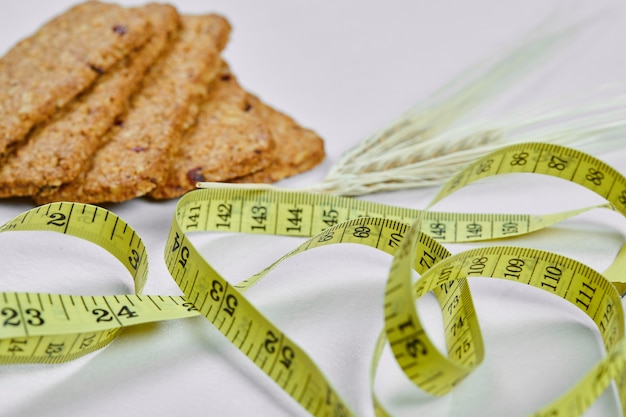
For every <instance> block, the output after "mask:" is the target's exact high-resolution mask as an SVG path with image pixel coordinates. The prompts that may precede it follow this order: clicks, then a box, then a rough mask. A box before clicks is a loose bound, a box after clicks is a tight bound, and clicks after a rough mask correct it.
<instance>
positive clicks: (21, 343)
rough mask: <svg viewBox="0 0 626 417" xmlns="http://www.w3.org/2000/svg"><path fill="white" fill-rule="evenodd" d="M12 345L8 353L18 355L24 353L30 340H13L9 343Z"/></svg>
mask: <svg viewBox="0 0 626 417" xmlns="http://www.w3.org/2000/svg"><path fill="white" fill-rule="evenodd" d="M9 343H10V345H9V347H8V348H7V351H8V352H11V353H13V354H15V353H18V352H24V350H25V349H24V348H25V347H26V345H28V340H26V339H11V341H10V342H9Z"/></svg>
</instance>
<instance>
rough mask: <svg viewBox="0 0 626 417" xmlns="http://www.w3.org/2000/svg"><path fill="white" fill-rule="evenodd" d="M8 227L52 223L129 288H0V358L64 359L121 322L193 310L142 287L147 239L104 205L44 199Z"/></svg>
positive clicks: (101, 341) (103, 340)
mask: <svg viewBox="0 0 626 417" xmlns="http://www.w3.org/2000/svg"><path fill="white" fill-rule="evenodd" d="M6 231H52V232H58V233H62V234H65V235H68V236H74V237H78V238H81V239H84V240H87V241H90V242H92V243H95V244H96V245H98V246H100V247H102V248H103V249H105V250H107V251H108V252H110V253H111V254H112V255H113V256H115V258H117V260H118V261H120V262H121V263H122V264H123V265H124V267H125V268H126V269H127V270H128V272H129V273H130V275H131V277H132V278H133V280H134V284H135V285H134V286H135V294H120V295H111V296H98V295H94V296H77V295H67V294H43V293H28V292H4V293H0V306H1V308H0V320H2V327H1V328H0V363H32V362H36V363H58V362H65V361H68V360H72V359H76V358H78V357H80V356H83V355H85V354H87V353H90V352H93V351H95V350H97V349H100V348H102V347H104V346H106V345H107V344H109V343H110V342H111V341H113V340H114V339H115V337H116V335H117V334H118V331H119V330H120V329H121V328H123V327H127V326H133V325H137V324H142V323H149V322H154V321H161V320H169V319H176V318H184V317H191V316H194V315H197V314H198V313H197V312H196V311H194V310H193V308H192V305H191V304H190V303H189V302H187V301H186V300H185V299H184V298H183V297H180V296H146V295H140V293H141V290H142V288H143V286H144V285H145V282H146V277H147V272H148V259H147V252H146V249H145V245H144V243H143V241H142V240H141V238H140V237H139V236H138V234H137V233H136V232H135V230H133V228H132V227H131V226H130V225H128V224H127V223H126V222H125V221H124V220H122V219H121V218H120V217H118V216H117V215H115V214H113V213H112V212H110V211H108V210H105V209H103V208H100V207H97V206H92V205H87V204H78V203H52V204H47V205H44V206H40V207H37V208H35V209H32V210H29V211H26V212H24V213H22V214H20V215H18V216H17V217H15V218H14V219H12V220H10V221H9V222H7V223H5V224H4V225H3V226H2V227H0V232H6ZM190 310H191V311H190Z"/></svg>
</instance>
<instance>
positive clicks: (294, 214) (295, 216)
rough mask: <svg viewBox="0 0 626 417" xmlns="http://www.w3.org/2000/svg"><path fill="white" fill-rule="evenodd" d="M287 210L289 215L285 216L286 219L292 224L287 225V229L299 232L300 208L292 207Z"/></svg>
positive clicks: (300, 226)
mask: <svg viewBox="0 0 626 417" xmlns="http://www.w3.org/2000/svg"><path fill="white" fill-rule="evenodd" d="M287 211H288V212H289V214H290V216H289V217H287V221H288V222H289V223H291V224H292V225H293V226H289V227H287V231H288V232H299V231H300V230H302V209H301V208H292V209H289V210H287Z"/></svg>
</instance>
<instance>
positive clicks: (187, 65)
mask: <svg viewBox="0 0 626 417" xmlns="http://www.w3.org/2000/svg"><path fill="white" fill-rule="evenodd" d="M181 21H182V26H181V30H180V31H179V32H178V34H177V37H176V39H174V40H173V42H172V44H171V46H170V48H169V49H168V50H167V51H166V53H165V54H164V55H163V56H162V57H161V58H160V59H159V60H157V62H156V63H155V64H154V65H153V67H152V68H151V69H150V71H149V72H148V73H147V75H146V77H145V78H144V80H143V84H142V86H141V88H140V90H139V91H138V92H137V93H136V94H135V95H134V96H133V97H132V99H131V102H130V104H129V108H128V110H127V111H126V112H125V113H123V114H122V115H121V116H120V117H119V119H118V123H117V124H116V125H114V126H113V127H112V128H111V130H110V131H109V133H108V134H107V135H108V136H109V137H108V138H107V139H106V143H105V145H103V146H102V148H100V149H99V150H98V151H97V152H96V153H95V154H94V156H93V157H92V159H91V161H90V162H91V167H90V168H89V170H88V171H84V172H82V173H81V174H80V175H79V176H78V177H77V178H76V179H74V181H72V182H70V183H67V184H64V185H62V186H61V187H60V188H58V189H56V190H53V191H51V192H47V191H44V192H42V193H40V194H38V196H37V197H36V201H37V202H47V201H58V200H71V201H82V202H87V203H101V202H119V201H125V200H129V199H131V198H134V197H138V196H141V195H144V194H146V193H149V192H150V191H152V189H154V187H155V186H156V184H157V183H158V182H159V181H161V180H162V177H163V176H164V175H165V171H166V169H165V168H166V166H167V165H165V163H166V161H168V160H169V157H170V155H169V153H170V149H171V148H172V145H173V144H174V143H177V142H179V141H180V139H181V137H182V135H183V132H184V130H185V129H187V128H189V127H190V126H191V125H192V124H193V123H194V121H195V117H196V115H197V112H198V107H199V105H200V103H201V102H202V101H203V100H204V99H205V97H206V95H207V94H208V91H207V85H208V84H209V83H210V81H211V80H212V79H213V78H214V77H215V75H216V74H217V72H218V70H219V62H220V60H219V53H220V49H219V47H220V46H222V45H225V44H226V40H227V39H228V34H229V32H230V25H229V24H228V22H227V21H226V20H225V19H224V18H223V17H221V16H217V15H203V16H183V17H182V19H181Z"/></svg>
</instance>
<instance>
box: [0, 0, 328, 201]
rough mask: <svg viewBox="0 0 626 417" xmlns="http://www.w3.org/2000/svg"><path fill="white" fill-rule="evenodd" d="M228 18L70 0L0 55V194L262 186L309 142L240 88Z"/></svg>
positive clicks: (310, 159) (152, 192) (114, 194)
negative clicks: (230, 55) (227, 54)
mask: <svg viewBox="0 0 626 417" xmlns="http://www.w3.org/2000/svg"><path fill="white" fill-rule="evenodd" d="M230 29H231V27H230V24H229V23H228V21H227V20H226V19H224V18H223V17H221V16H218V15H215V14H207V15H193V16H192V15H181V14H179V13H178V11H177V10H176V9H175V8H174V7H172V6H170V5H165V4H148V5H145V6H143V7H138V8H125V7H121V6H119V5H115V4H107V3H101V2H96V1H89V2H86V3H83V4H79V5H77V6H75V7H73V8H71V9H70V10H68V11H66V12H65V13H64V14H62V15H60V16H58V17H56V18H54V19H53V20H51V21H49V22H48V23H46V24H45V25H44V26H42V27H41V28H40V29H39V30H38V31H37V32H36V33H35V34H34V35H32V36H31V37H29V38H27V39H24V40H22V41H21V42H19V43H18V44H16V45H15V46H14V47H13V48H12V49H11V50H10V51H9V52H8V53H7V54H6V55H5V56H4V57H2V58H1V59H0V161H1V162H0V197H11V196H30V197H32V198H33V199H34V201H36V202H37V203H46V202H51V201H60V200H64V201H79V202H86V203H103V202H120V201H125V200H129V199H132V198H135V197H139V196H150V197H152V198H156V199H167V198H175V197H178V196H180V195H182V194H184V193H185V192H187V191H189V190H192V189H193V188H195V185H196V183H198V182H200V181H222V182H224V181H232V182H274V181H277V180H280V179H282V178H285V177H287V176H291V175H294V174H297V173H300V172H303V171H305V170H308V169H310V168H312V167H314V166H315V165H317V164H319V163H320V162H321V161H322V159H323V158H324V147H323V142H322V139H320V137H319V136H318V135H317V134H315V133H314V132H313V131H311V130H309V129H306V128H304V127H302V126H300V125H299V124H297V123H296V122H295V121H294V120H293V119H292V118H290V117H289V116H287V115H285V114H283V113H281V112H279V111H277V110H275V109H273V108H271V107H269V106H268V105H267V104H265V103H263V102H261V101H260V100H259V98H257V97H255V96H254V95H252V94H250V93H249V92H246V91H245V90H243V89H242V87H241V86H240V85H239V83H238V82H237V79H236V77H235V76H234V75H233V73H232V72H231V70H230V68H229V66H228V65H227V63H226V62H225V61H224V59H223V58H222V56H221V52H222V50H223V49H224V48H225V46H226V44H227V41H228V38H229V33H230Z"/></svg>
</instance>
